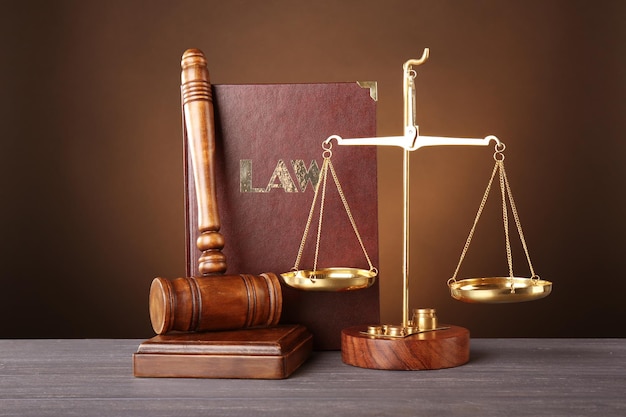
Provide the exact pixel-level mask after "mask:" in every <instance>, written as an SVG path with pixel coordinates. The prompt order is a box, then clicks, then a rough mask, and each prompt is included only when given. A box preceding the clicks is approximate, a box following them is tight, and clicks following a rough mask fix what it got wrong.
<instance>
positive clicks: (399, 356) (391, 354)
mask: <svg viewBox="0 0 626 417" xmlns="http://www.w3.org/2000/svg"><path fill="white" fill-rule="evenodd" d="M441 326H442V327H443V326H446V327H449V328H448V329H445V330H435V331H430V332H425V333H418V334H414V335H412V336H408V337H404V338H393V339H391V338H388V339H385V338H376V337H374V336H370V335H367V334H363V332H365V331H366V330H367V326H355V327H350V328H347V329H344V330H343V331H342V332H341V358H342V360H343V362H344V363H346V364H348V365H353V366H358V367H361V368H369V369H387V370H407V371H416V370H426V369H441V368H452V367H455V366H459V365H463V364H464V363H467V361H468V360H469V345H470V343H469V331H468V330H467V329H465V328H463V327H458V326H450V325H447V324H442V325H441Z"/></svg>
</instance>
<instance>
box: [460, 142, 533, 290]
mask: <svg viewBox="0 0 626 417" xmlns="http://www.w3.org/2000/svg"><path fill="white" fill-rule="evenodd" d="M504 149H505V146H504V144H503V143H500V144H498V145H496V151H495V153H494V154H493V158H494V160H495V161H496V163H495V165H494V167H493V171H492V172H491V177H490V178H489V182H488V183H487V188H486V189H485V193H484V194H483V198H482V200H481V202H480V205H479V207H478V212H477V213H476V217H475V218H474V223H473V225H472V228H471V229H470V233H469V236H468V237H467V240H466V241H465V245H464V246H463V250H462V252H461V258H460V259H459V263H458V264H457V267H456V269H455V271H454V274H453V275H452V278H450V279H449V280H448V285H450V284H452V283H453V282H456V277H457V275H458V273H459V270H460V268H461V264H462V263H463V260H464V259H465V255H466V254H467V250H468V249H469V245H470V243H471V241H472V237H473V236H474V232H475V231H476V225H477V224H478V220H479V219H480V216H481V214H482V212H483V209H484V208H485V204H486V203H487V197H488V196H489V192H490V191H491V186H492V184H493V180H494V178H495V175H496V172H498V173H499V183H500V193H501V195H502V221H503V224H504V239H505V245H506V258H507V265H508V268H509V277H510V278H511V280H512V279H513V278H514V276H513V256H512V251H511V242H510V236H509V216H508V210H507V204H506V201H507V197H508V200H509V203H510V205H511V212H512V213H513V218H514V220H515V225H516V227H517V231H518V233H519V236H520V240H521V242H522V247H523V248H524V253H525V255H526V259H527V261H528V266H529V268H530V273H531V278H532V279H534V280H538V279H539V276H538V275H537V274H535V270H534V268H533V265H532V262H531V260H530V253H529V251H528V246H527V245H526V239H525V238H524V233H523V231H522V224H521V222H520V219H519V215H518V212H517V208H516V206H515V201H514V199H513V193H512V192H511V186H510V185H509V181H508V178H507V176H506V171H505V169H504V153H503V152H504ZM511 291H514V288H513V287H512V289H511Z"/></svg>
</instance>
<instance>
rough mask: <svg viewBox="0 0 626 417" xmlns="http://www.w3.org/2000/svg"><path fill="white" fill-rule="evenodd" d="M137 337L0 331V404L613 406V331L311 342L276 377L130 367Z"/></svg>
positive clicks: (625, 344) (396, 411) (621, 353)
mask: <svg viewBox="0 0 626 417" xmlns="http://www.w3.org/2000/svg"><path fill="white" fill-rule="evenodd" d="M140 342H141V341H140V340H89V339H87V340H0V415H3V416H14V415H19V416H55V417H56V416H61V415H77V416H81V417H88V416H103V415H106V416H110V417H116V416H128V415H132V416H150V417H158V416H175V415H181V416H183V415H184V416H207V415H209V416H210V415H215V416H246V417H248V416H251V415H254V416H272V417H280V416H293V415H298V416H320V417H326V416H329V415H338V416H365V417H368V416H381V415H385V416H402V415H411V416H418V415H424V416H431V415H446V416H463V417H472V416H480V417H492V416H493V417H496V416H498V417H499V416H568V417H572V416H574V417H576V416H592V415H594V416H603V417H613V416H623V415H624V414H626V400H625V399H624V392H626V373H625V372H624V369H626V340H625V339H472V342H471V343H472V347H471V357H470V361H469V362H468V363H467V364H466V365H464V366H460V367H456V368H449V369H441V370H437V371H415V372H413V371H380V370H371V369H363V368H357V367H353V366H349V365H345V364H343V363H342V362H341V357H340V353H339V352H314V354H313V356H312V357H311V359H310V360H308V361H307V362H306V363H305V364H304V365H303V366H302V367H300V369H298V370H297V371H296V372H294V374H293V375H292V376H291V377H290V378H288V379H283V380H241V379H220V380H216V379H203V380H198V379H162V378H135V377H133V375H132V354H133V353H134V352H135V351H136V349H137V346H138V345H139V343H140Z"/></svg>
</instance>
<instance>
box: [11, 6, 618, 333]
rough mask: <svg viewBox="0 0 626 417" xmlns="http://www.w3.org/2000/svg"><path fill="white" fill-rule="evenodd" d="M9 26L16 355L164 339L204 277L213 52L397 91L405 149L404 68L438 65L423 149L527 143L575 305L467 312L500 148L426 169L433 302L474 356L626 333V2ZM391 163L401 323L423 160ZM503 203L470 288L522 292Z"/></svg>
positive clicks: (540, 251)
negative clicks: (193, 51) (190, 185)
mask: <svg viewBox="0 0 626 417" xmlns="http://www.w3.org/2000/svg"><path fill="white" fill-rule="evenodd" d="M0 8H1V12H0V42H1V43H0V45H1V47H2V48H1V53H2V59H1V63H0V83H1V84H0V85H1V86H2V87H1V89H0V106H1V107H0V126H1V129H2V130H1V131H2V134H1V138H2V140H1V141H0V146H1V148H0V158H1V159H0V196H1V199H0V201H1V202H2V208H1V217H0V219H1V222H2V223H1V224H2V226H1V229H0V242H1V243H0V245H1V247H0V250H1V252H0V254H1V257H2V258H1V260H2V262H1V269H0V277H1V282H2V287H1V290H0V337H7V338H8V337H123V338H126V337H133V338H135V337H137V338H142V337H147V336H151V335H152V330H151V328H150V324H149V319H148V314H147V293H148V287H149V283H150V281H151V280H152V278H153V277H154V276H158V275H160V276H165V277H176V276H180V275H182V274H184V270H185V265H184V263H185V256H184V215H183V178H182V142H181V126H180V105H179V89H178V88H179V71H180V69H179V68H180V67H179V61H180V56H181V55H182V53H183V51H184V50H185V49H187V48H190V47H197V48H201V49H203V50H204V52H205V54H206V55H207V57H208V59H209V61H210V64H209V68H210V71H211V75H212V81H213V82H214V83H217V84H230V83H234V84H238V83H241V84H247V83H293V82H326V81H353V80H376V81H378V83H379V84H378V86H379V96H380V99H379V103H378V134H379V135H380V136H390V135H397V134H401V129H402V93H401V74H402V72H401V68H402V63H403V62H404V61H406V60H407V59H409V58H417V57H419V56H421V53H422V50H423V48H424V47H429V48H431V59H430V60H429V62H428V63H427V64H426V65H425V66H423V67H421V68H420V69H419V77H418V107H419V108H418V111H419V113H418V115H419V125H420V128H421V132H422V133H423V134H425V135H446V136H468V137H483V136H486V135H487V134H495V135H497V136H498V137H499V138H500V139H501V140H502V141H504V142H505V143H506V144H507V151H506V155H507V160H506V162H507V172H508V175H509V179H510V181H511V186H512V189H513V193H514V195H515V198H516V202H517V205H518V210H519V212H520V216H521V218H522V224H523V225H524V232H525V235H526V238H527V241H528V245H529V248H530V251H531V255H532V258H533V264H534V266H535V269H536V270H537V272H538V273H539V274H540V275H541V276H542V278H544V279H548V280H551V281H553V282H554V291H553V294H552V295H551V296H550V297H548V298H546V299H544V300H540V301H536V302H532V303H525V304H516V305H497V306H485V305H467V304H463V303H459V302H457V301H454V300H452V299H451V298H450V297H449V295H448V290H447V287H446V285H445V283H446V280H447V279H448V278H449V277H450V275H451V274H452V272H453V271H454V267H455V266H456V262H457V261H458V257H459V255H460V250H461V248H462V246H463V243H464V241H465V238H466V236H467V233H468V232H469V227H470V225H471V222H472V220H473V218H474V215H475V213H476V209H477V206H478V203H479V201H480V197H481V196H482V192H483V190H484V187H485V185H486V182H487V179H488V175H489V173H490V171H491V168H492V164H493V160H492V159H491V150H487V149H485V148H459V147H456V148H449V147H446V148H432V149H422V150H419V151H417V152H415V153H414V155H413V157H412V178H411V181H412V183H411V187H412V193H413V204H412V213H411V226H412V230H413V238H412V242H411V244H412V277H411V282H412V302H411V305H412V306H415V307H418V306H421V307H435V308H437V309H438V313H439V317H440V320H441V321H445V322H449V323H453V324H457V325H463V326H466V327H468V328H469V329H470V330H471V332H472V334H473V336H474V337H509V336H511V337H527V336H541V337H547V336H550V337H569V336H576V337H591V336H619V337H623V336H626V330H625V329H626V326H624V318H625V317H624V316H625V314H624V311H625V308H624V302H623V299H624V293H625V292H626V286H625V285H624V282H625V280H624V277H623V264H624V262H623V259H624V252H625V249H626V238H625V236H626V234H625V232H626V230H625V229H626V227H625V226H626V222H625V221H624V218H623V216H624V212H625V210H624V209H625V205H626V198H625V195H624V185H625V184H624V183H625V182H626V169H625V168H624V167H625V164H624V161H623V159H624V156H626V152H625V147H626V144H625V143H626V142H625V137H624V136H625V135H624V133H625V128H626V123H625V122H624V115H626V105H625V103H626V79H625V78H626V71H625V70H624V68H625V64H626V62H625V61H626V25H624V21H625V20H626V2H623V1H619V0H616V1H606V0H604V1H572V0H562V1H554V0H541V1H538V0H531V1H529V0H524V1H517V0H515V1H497V0H484V1H470V0H467V1H461V0H457V1H445V0H432V1H364V0H359V1H326V0H318V1H294V0H283V1H141V2H140V1H130V0H124V1H78V0H77V1H54V2H52V1H50V2H48V1H41V2H32V1H20V2H9V1H3V2H2V3H1V4H0ZM378 155H379V167H378V169H379V190H378V191H379V202H380V203H379V204H380V213H379V217H380V218H379V222H380V223H379V229H380V246H381V252H380V266H379V269H380V270H381V274H382V275H384V277H385V279H384V282H381V312H382V316H383V317H382V318H383V320H384V321H386V322H395V321H398V320H399V319H400V311H401V308H400V296H401V289H400V263H401V247H402V246H401V243H402V242H401V227H402V219H401V199H402V195H401V178H402V172H401V151H400V150H399V149H380V150H379V151H378ZM494 195H495V196H497V194H494ZM491 202H492V203H494V204H495V206H494V208H493V210H492V211H489V210H487V211H486V213H485V214H484V216H485V218H484V219H483V221H484V228H479V232H477V235H476V241H475V242H474V243H473V245H472V247H470V254H469V255H468V259H467V261H466V264H465V265H464V267H463V271H462V274H463V275H468V276H481V275H488V276H489V275H501V274H506V264H505V262H504V259H505V258H504V251H503V243H502V232H501V230H500V229H498V227H499V226H498V218H497V216H498V207H497V205H498V204H497V200H496V199H495V198H494V199H493V201H491ZM490 213H491V214H492V215H490ZM490 221H492V222H493V223H494V224H493V225H490ZM491 232H493V233H491ZM515 259H516V264H515V265H516V266H517V267H516V271H518V272H519V273H518V275H526V274H527V272H526V268H525V263H524V259H523V257H520V256H517V257H516V258H515ZM381 281H382V280H381Z"/></svg>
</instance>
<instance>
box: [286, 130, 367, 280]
mask: <svg viewBox="0 0 626 417" xmlns="http://www.w3.org/2000/svg"><path fill="white" fill-rule="evenodd" d="M322 148H323V149H324V152H323V153H322V157H323V159H324V162H323V163H322V169H321V170H320V177H319V180H318V183H317V186H316V187H315V194H314V196H313V203H312V204H311V209H310V211H309V216H308V218H307V222H306V226H305V228H304V234H303V236H302V241H301V242H300V248H299V249H298V255H297V257H296V262H295V265H294V267H293V268H292V270H294V271H297V270H298V267H299V265H300V261H301V260H302V253H303V251H304V246H305V243H306V239H307V236H308V234H309V230H310V228H311V222H312V220H313V213H314V212H315V206H316V202H317V198H318V195H319V194H320V189H321V197H320V212H319V219H318V224H317V237H316V240H315V257H314V259H313V271H317V260H318V255H319V247H320V240H321V236H322V218H323V216H324V202H325V200H326V183H327V179H328V168H330V173H331V175H332V177H333V180H334V182H335V186H336V187H337V191H338V193H339V197H340V198H341V202H342V203H343V206H344V209H345V211H346V214H347V215H348V219H349V220H350V224H351V225H352V229H353V230H354V233H355V235H356V238H357V240H358V241H359V245H360V246H361V250H363V254H364V255H365V259H366V260H367V263H368V265H369V268H370V271H373V272H375V273H376V274H377V273H378V271H377V269H376V268H375V267H374V265H373V264H372V261H371V260H370V257H369V255H368V253H367V250H366V249H365V244H364V243H363V239H361V235H360V233H359V230H358V228H357V226H356V222H355V220H354V217H353V216H352V211H351V210H350V206H349V205H348V201H347V200H346V197H345V194H344V192H343V189H342V187H341V184H340V182H339V178H338V177H337V173H336V171H335V167H334V166H333V163H332V161H331V160H330V159H331V157H332V151H331V149H332V144H331V143H330V142H324V143H323V144H322ZM310 279H311V281H313V282H314V281H315V275H312V276H311V278H310Z"/></svg>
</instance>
